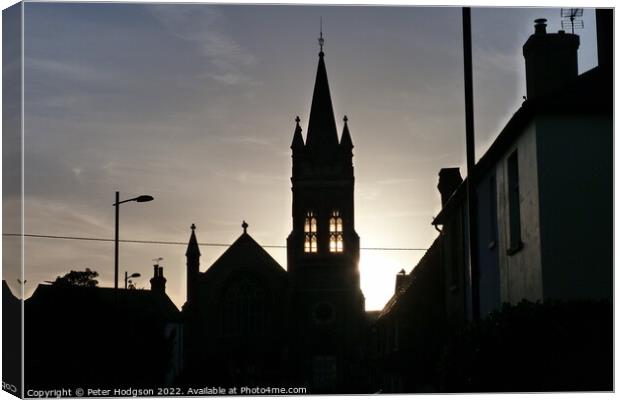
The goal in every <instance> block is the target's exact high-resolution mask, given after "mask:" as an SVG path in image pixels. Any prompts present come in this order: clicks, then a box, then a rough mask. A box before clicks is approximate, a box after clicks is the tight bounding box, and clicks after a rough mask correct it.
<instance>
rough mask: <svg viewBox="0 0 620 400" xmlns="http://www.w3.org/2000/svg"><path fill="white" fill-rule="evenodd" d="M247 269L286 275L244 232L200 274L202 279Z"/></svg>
mask: <svg viewBox="0 0 620 400" xmlns="http://www.w3.org/2000/svg"><path fill="white" fill-rule="evenodd" d="M238 268H247V269H253V270H259V271H270V272H274V273H277V274H286V270H285V269H284V268H282V266H280V264H278V262H277V261H276V260H274V259H273V257H271V256H270V255H269V253H267V252H266V251H265V249H263V248H262V247H261V245H260V244H258V243H257V242H256V241H255V240H254V239H253V238H252V237H251V236H250V235H249V234H248V233H247V232H244V233H242V234H241V236H239V237H238V238H237V240H235V242H234V243H233V244H232V245H230V247H229V248H228V249H227V250H226V251H225V252H224V254H222V255H221V256H220V257H219V258H218V259H217V260H215V262H214V263H213V264H212V265H211V266H210V267H209V269H207V270H206V271H205V272H203V273H202V276H203V277H204V278H208V277H209V276H211V275H215V274H218V273H220V272H224V271H227V272H229V271H230V270H232V269H238Z"/></svg>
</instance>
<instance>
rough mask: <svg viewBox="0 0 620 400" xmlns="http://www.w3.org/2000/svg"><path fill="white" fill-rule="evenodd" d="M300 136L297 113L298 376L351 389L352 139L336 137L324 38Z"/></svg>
mask: <svg viewBox="0 0 620 400" xmlns="http://www.w3.org/2000/svg"><path fill="white" fill-rule="evenodd" d="M322 36H323V35H322V33H321V37H320V39H319V45H320V47H321V51H320V53H319V62H318V68H317V73H316V80H315V84H314V93H313V97H312V105H311V109H310V118H309V121H308V133H307V135H306V140H305V142H304V138H303V135H302V128H301V126H300V119H299V117H297V118H296V119H295V121H296V126H295V131H294V134H293V141H292V144H291V150H292V159H293V173H292V178H291V182H292V192H293V207H292V209H293V210H292V217H293V230H292V232H291V233H290V235H289V237H288V239H287V259H288V260H287V261H288V272H289V277H290V282H291V289H292V295H293V301H292V304H291V306H292V310H294V311H293V315H292V316H291V318H292V319H293V320H294V321H296V322H295V324H294V325H295V329H294V330H295V332H294V333H293V337H294V338H295V339H294V340H295V341H296V342H297V345H296V346H295V347H299V350H297V353H298V354H297V356H298V357H299V367H300V371H299V372H300V374H301V375H302V376H305V377H309V380H310V382H309V384H310V386H311V387H312V388H313V390H315V391H324V392H331V391H342V390H345V391H349V392H351V391H355V388H354V387H353V386H352V384H353V382H354V381H355V379H357V378H356V377H355V376H354V375H355V372H353V371H356V369H357V366H358V365H359V362H360V357H361V354H360V353H361V351H360V349H361V348H362V346H361V345H362V343H361V340H362V337H363V332H364V331H363V326H364V318H365V311H364V296H363V294H362V292H361V290H360V281H359V269H358V260H359V236H358V235H357V233H356V232H355V215H354V200H353V197H354V196H353V192H354V181H355V177H354V174H353V142H352V140H351V135H350V133H349V127H348V122H347V121H348V120H347V117H346V116H345V117H344V118H343V120H344V123H343V130H342V135H341V136H340V139H339V137H338V132H337V128H336V120H335V117H334V110H333V107H332V101H331V96H330V91H329V84H328V80H327V70H326V68H325V54H324V52H323V44H324V41H323V37H322Z"/></svg>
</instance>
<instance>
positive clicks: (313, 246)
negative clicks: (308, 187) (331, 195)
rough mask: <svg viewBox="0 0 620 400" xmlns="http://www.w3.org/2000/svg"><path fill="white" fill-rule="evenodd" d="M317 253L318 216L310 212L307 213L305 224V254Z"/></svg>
mask: <svg viewBox="0 0 620 400" xmlns="http://www.w3.org/2000/svg"><path fill="white" fill-rule="evenodd" d="M316 252H317V237H316V216H315V215H314V212H312V211H308V212H307V213H306V220H305V222H304V253H316Z"/></svg>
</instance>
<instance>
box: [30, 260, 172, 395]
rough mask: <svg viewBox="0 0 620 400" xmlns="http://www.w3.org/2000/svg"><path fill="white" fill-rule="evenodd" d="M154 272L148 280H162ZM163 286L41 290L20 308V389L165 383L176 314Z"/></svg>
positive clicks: (41, 287) (45, 287) (169, 380)
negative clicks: (22, 385) (22, 329)
mask: <svg viewBox="0 0 620 400" xmlns="http://www.w3.org/2000/svg"><path fill="white" fill-rule="evenodd" d="M161 268H162V267H159V266H155V267H154V269H155V270H156V271H157V272H156V273H155V274H154V277H153V279H152V281H153V280H155V283H157V281H161V280H165V278H164V277H163V269H161ZM164 290H165V286H163V285H159V286H157V284H155V285H153V286H152V288H151V290H137V289H134V290H127V289H114V288H99V287H80V286H71V285H63V286H61V285H54V284H52V285H45V284H41V285H39V286H38V287H37V288H36V289H35V292H34V293H33V295H32V296H31V297H30V298H28V299H27V300H26V301H25V306H24V307H25V311H24V313H25V346H24V350H25V365H24V367H25V385H26V387H27V388H28V389H46V388H47V389H52V388H53V389H57V388H58V385H59V384H60V383H62V384H63V385H75V387H85V386H88V385H90V386H91V387H93V388H94V387H98V388H123V387H135V386H136V385H140V386H142V387H144V388H147V387H155V386H161V384H171V383H172V382H174V381H175V380H176V376H177V375H178V373H179V372H180V370H181V365H182V362H183V360H182V358H181V356H182V349H181V346H182V336H183V334H182V326H181V321H180V315H179V311H178V309H177V308H176V306H175V305H174V303H173V302H172V301H171V300H170V298H169V297H168V296H167V295H166V293H165V291H164Z"/></svg>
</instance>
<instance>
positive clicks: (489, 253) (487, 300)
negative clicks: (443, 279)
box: [476, 169, 501, 317]
mask: <svg viewBox="0 0 620 400" xmlns="http://www.w3.org/2000/svg"><path fill="white" fill-rule="evenodd" d="M476 197H477V205H478V210H477V211H478V212H477V218H478V225H477V228H478V240H477V246H478V265H479V270H478V273H479V275H478V279H479V281H478V288H479V293H480V316H481V317H484V316H486V315H487V314H489V313H490V312H491V311H493V310H495V309H498V308H499V307H500V306H501V296H500V277H499V255H498V243H497V236H498V226H497V220H498V218H497V209H498V208H497V180H496V178H495V170H493V169H492V170H491V171H490V172H488V173H487V174H486V175H485V176H483V177H482V178H481V179H480V181H479V182H478V183H477V184H476Z"/></svg>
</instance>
